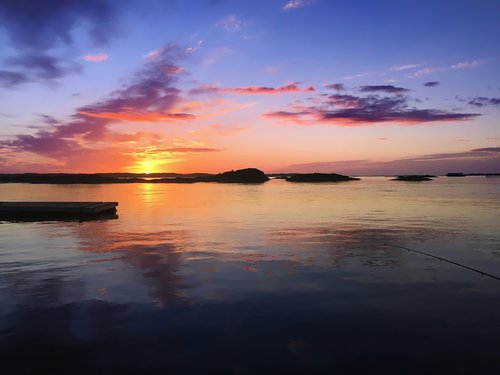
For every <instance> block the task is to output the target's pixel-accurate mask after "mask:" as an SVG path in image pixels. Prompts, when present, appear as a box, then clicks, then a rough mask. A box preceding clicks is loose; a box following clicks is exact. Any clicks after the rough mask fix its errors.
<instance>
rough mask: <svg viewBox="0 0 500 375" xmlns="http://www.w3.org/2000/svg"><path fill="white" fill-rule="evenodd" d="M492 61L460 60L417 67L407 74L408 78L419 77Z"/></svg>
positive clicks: (474, 66) (472, 66)
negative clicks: (417, 68)
mask: <svg viewBox="0 0 500 375" xmlns="http://www.w3.org/2000/svg"><path fill="white" fill-rule="evenodd" d="M490 61H492V59H482V60H470V61H462V62H458V63H456V64H452V65H450V66H431V67H426V68H423V69H419V70H417V71H415V72H413V73H410V74H408V77H409V78H419V77H422V76H425V75H428V74H433V73H439V72H445V71H449V70H450V69H470V68H476V67H478V66H481V65H484V64H486V63H488V62H490Z"/></svg>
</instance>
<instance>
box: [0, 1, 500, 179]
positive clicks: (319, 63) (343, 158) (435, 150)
mask: <svg viewBox="0 0 500 375" xmlns="http://www.w3.org/2000/svg"><path fill="white" fill-rule="evenodd" d="M499 14H500V1H496V0H481V1H472V0H469V1H463V0H440V1H435V0H431V1H428V0H422V1H419V2H415V1H400V0H397V1H396V0H394V1H387V0H385V1H382V0H370V1H361V0H343V1H340V0H266V1H263V0H253V1H235V0H231V1H229V0H226V1H224V0H199V1H195V0H192V1H181V0H177V1H168V0H142V1H134V0H121V1H112V0H45V1H30V0H0V46H1V48H0V173H21V172H39V173H45V172H71V173H83V172H85V173H95V172H137V173H158V172H180V173H190V172H210V173H217V172H222V171H226V170H232V169H240V168H247V167H255V168H259V169H261V170H263V171H265V172H267V173H278V172H286V173H288V172H336V173H344V174H352V175H367V174H368V175H372V174H426V173H430V174H443V173H447V172H465V173H474V172H476V173H495V172H496V173H499V172H500V43H498V40H500V16H499Z"/></svg>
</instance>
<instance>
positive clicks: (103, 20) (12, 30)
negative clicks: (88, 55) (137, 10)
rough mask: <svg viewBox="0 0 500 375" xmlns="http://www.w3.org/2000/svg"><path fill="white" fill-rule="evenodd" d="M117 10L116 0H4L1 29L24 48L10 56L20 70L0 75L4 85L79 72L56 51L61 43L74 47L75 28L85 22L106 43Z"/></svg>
mask: <svg viewBox="0 0 500 375" xmlns="http://www.w3.org/2000/svg"><path fill="white" fill-rule="evenodd" d="M116 10H117V9H116V7H115V3H113V2H112V1H108V0H64V1H63V0H45V1H27V0H3V1H0V25H1V26H0V28H2V29H4V30H5V32H6V35H7V37H8V38H9V40H10V42H11V43H12V45H14V46H16V49H17V50H19V51H22V52H21V54H20V55H18V56H16V57H13V58H10V59H7V63H8V64H9V66H15V67H16V68H17V70H15V71H11V72H10V71H9V73H11V75H10V78H7V79H6V78H5V77H4V78H3V79H1V78H0V84H2V85H3V86H6V85H10V86H14V85H19V84H22V83H25V82H28V81H33V80H40V79H42V80H53V79H57V78H60V77H62V76H64V75H66V74H70V73H75V72H78V71H79V70H80V66H79V65H78V64H76V63H74V62H73V63H67V62H65V61H64V60H63V59H62V58H60V57H56V55H54V52H52V51H53V50H54V49H55V48H56V47H59V46H61V45H66V46H72V44H73V35H72V34H73V31H74V30H75V29H76V28H77V27H79V26H81V25H84V26H85V28H86V31H87V34H88V35H89V37H90V39H91V41H92V42H93V43H94V44H95V45H104V44H106V43H107V42H108V41H109V39H110V38H111V36H113V35H114V34H115V31H116V30H115V27H114V23H113V22H112V21H113V18H114V16H115V14H116V13H117V12H116ZM9 70H10V69H9ZM13 74H17V75H18V76H17V77H19V75H22V76H24V77H25V79H19V78H17V79H16V78H15V76H13ZM4 76H5V75H4ZM12 77H14V78H12Z"/></svg>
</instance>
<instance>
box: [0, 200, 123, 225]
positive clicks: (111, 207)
mask: <svg viewBox="0 0 500 375" xmlns="http://www.w3.org/2000/svg"><path fill="white" fill-rule="evenodd" d="M117 206H118V202H0V219H7V220H9V219H14V220H16V219H19V220H28V221H31V220H57V219H63V220H64V219H78V220H85V219H87V220H89V219H100V218H114V217H116V215H115V214H116V207H117Z"/></svg>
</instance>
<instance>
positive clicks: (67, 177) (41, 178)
mask: <svg viewBox="0 0 500 375" xmlns="http://www.w3.org/2000/svg"><path fill="white" fill-rule="evenodd" d="M413 176H425V177H431V176H430V175H413ZM467 176H476V177H477V176H484V177H500V173H467V174H461V176H460V177H467ZM362 177H387V178H394V177H398V175H369V176H362ZM399 177H401V175H399ZM432 177H435V176H432ZM439 177H446V175H441V176H439ZM448 177H450V178H453V177H452V176H448ZM269 179H283V180H286V181H289V182H309V183H321V182H342V181H353V180H359V178H357V177H350V176H343V175H339V174H335V173H268V174H265V173H264V172H262V171H260V170H259V169H256V168H246V169H240V170H236V171H227V172H223V173H219V174H209V173H187V174H181V173H151V174H145V173H4V174H0V184H6V183H28V184H60V185H67V184H130V183H148V184H157V183H164V184H165V183H167V184H168V183H177V184H192V183H197V182H219V183H263V182H266V181H268V180H269Z"/></svg>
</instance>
